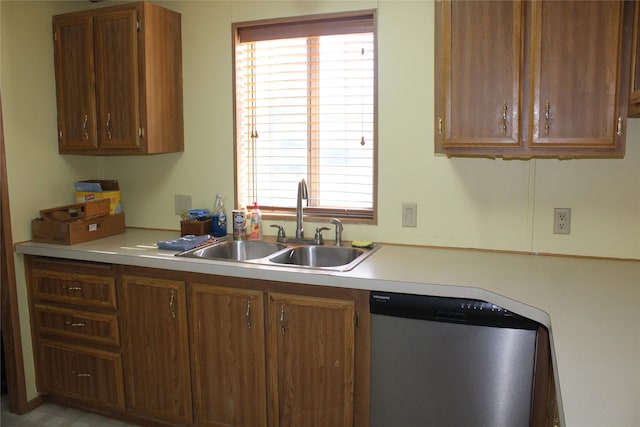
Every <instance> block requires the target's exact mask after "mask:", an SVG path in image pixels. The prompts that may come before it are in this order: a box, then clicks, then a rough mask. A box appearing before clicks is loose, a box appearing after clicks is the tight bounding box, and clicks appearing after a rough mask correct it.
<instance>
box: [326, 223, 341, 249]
mask: <svg viewBox="0 0 640 427" xmlns="http://www.w3.org/2000/svg"><path fill="white" fill-rule="evenodd" d="M329 222H330V223H331V224H335V226H336V246H342V230H343V229H344V227H343V226H342V221H340V220H339V219H338V218H331V219H330V220H329Z"/></svg>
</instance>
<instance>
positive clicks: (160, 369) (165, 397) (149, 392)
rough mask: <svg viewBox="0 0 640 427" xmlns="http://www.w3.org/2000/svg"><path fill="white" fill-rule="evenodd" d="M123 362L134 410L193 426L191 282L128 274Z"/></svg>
mask: <svg viewBox="0 0 640 427" xmlns="http://www.w3.org/2000/svg"><path fill="white" fill-rule="evenodd" d="M121 285H122V296H123V312H124V320H123V325H124V326H123V330H122V340H123V358H124V364H125V373H126V377H125V388H126V390H127V407H128V409H129V410H131V411H133V412H135V413H137V414H139V415H142V416H147V417H152V418H156V419H158V420H164V421H173V422H176V423H191V422H192V419H193V414H192V407H191V376H190V364H189V340H188V335H187V334H188V332H187V304H186V290H185V284H184V282H181V281H174V280H162V279H153V278H146V277H137V276H130V275H124V276H122V283H121Z"/></svg>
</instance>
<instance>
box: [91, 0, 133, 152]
mask: <svg viewBox="0 0 640 427" xmlns="http://www.w3.org/2000/svg"><path fill="white" fill-rule="evenodd" d="M94 22H95V24H94V25H95V52H96V53H95V55H96V82H97V86H96V88H97V99H98V104H97V115H98V140H99V144H100V146H101V147H102V148H123V147H124V148H127V147H134V148H135V147H138V146H139V145H140V142H139V136H138V128H139V122H140V119H139V112H140V106H139V74H138V30H137V25H138V19H137V12H136V9H135V8H132V9H128V10H121V11H114V12H110V13H101V14H97V15H96V17H95V21H94Z"/></svg>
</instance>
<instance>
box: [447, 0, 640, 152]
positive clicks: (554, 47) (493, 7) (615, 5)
mask: <svg viewBox="0 0 640 427" xmlns="http://www.w3.org/2000/svg"><path fill="white" fill-rule="evenodd" d="M435 7H436V98H435V100H436V101H435V102H436V106H435V107H436V108H435V112H436V116H435V152H436V153H444V154H447V155H451V156H455V155H467V156H488V157H505V158H511V157H515V158H518V157H521V158H530V157H623V156H624V146H625V135H626V133H625V131H626V117H627V109H628V87H629V84H628V82H629V68H630V67H629V61H630V58H629V57H630V53H631V47H630V44H631V43H630V42H631V40H630V37H629V36H628V33H630V29H631V27H632V13H631V12H632V5H631V4H630V3H629V2H622V1H617V0H612V1H599V2H586V3H585V2H581V1H562V2H555V1H538V2H524V1H513V2H511V1H498V2H455V1H442V2H436V6H435Z"/></svg>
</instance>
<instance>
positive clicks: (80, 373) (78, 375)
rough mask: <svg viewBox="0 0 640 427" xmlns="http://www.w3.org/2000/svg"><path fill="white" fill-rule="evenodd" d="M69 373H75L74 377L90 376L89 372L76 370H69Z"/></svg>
mask: <svg viewBox="0 0 640 427" xmlns="http://www.w3.org/2000/svg"><path fill="white" fill-rule="evenodd" d="M71 374H73V375H75V376H76V377H90V376H91V374H87V373H82V372H77V371H71Z"/></svg>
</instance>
